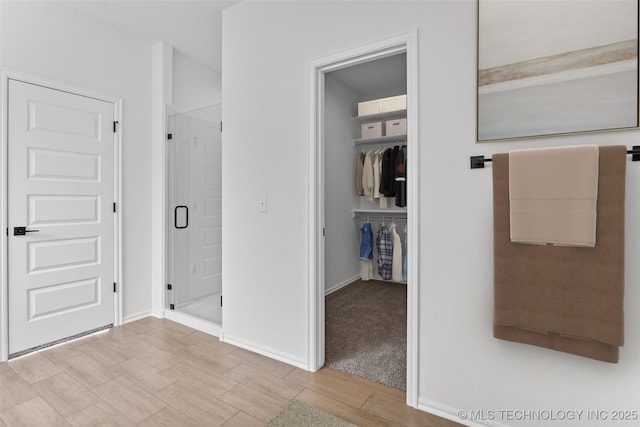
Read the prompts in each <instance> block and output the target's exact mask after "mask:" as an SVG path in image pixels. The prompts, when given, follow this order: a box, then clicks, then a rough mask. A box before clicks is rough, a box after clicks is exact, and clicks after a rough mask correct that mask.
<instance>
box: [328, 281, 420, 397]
mask: <svg viewBox="0 0 640 427" xmlns="http://www.w3.org/2000/svg"><path fill="white" fill-rule="evenodd" d="M325 319H326V325H325V328H326V329H325V347H326V348H325V364H326V365H328V366H330V367H332V368H335V369H339V370H341V371H345V372H348V373H350V374H355V375H358V376H360V377H363V378H367V379H369V380H372V381H376V382H379V383H382V384H386V385H389V386H391V387H395V388H398V389H400V390H406V388H407V384H406V378H407V287H406V285H402V284H397V283H390V282H381V281H376V280H372V281H369V282H363V281H361V280H358V281H355V282H353V283H351V284H349V285H348V286H345V287H344V288H342V289H340V290H338V291H336V292H334V293H332V294H329V295H328V296H327V297H326V299H325Z"/></svg>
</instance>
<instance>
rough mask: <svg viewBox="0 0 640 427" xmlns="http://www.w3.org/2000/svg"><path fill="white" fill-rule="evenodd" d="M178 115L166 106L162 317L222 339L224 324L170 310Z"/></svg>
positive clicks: (163, 175)
mask: <svg viewBox="0 0 640 427" xmlns="http://www.w3.org/2000/svg"><path fill="white" fill-rule="evenodd" d="M177 114H184V113H177V112H176V111H175V110H174V109H173V108H171V106H168V105H165V114H164V119H165V126H164V128H165V132H164V152H163V154H164V159H163V174H162V177H163V197H164V200H163V227H162V233H163V238H162V241H163V263H164V265H163V269H162V270H163V271H162V277H163V288H162V303H163V305H162V315H163V317H164V318H166V319H169V320H172V321H174V322H177V323H180V324H183V325H185V326H188V327H190V328H193V329H196V330H198V331H201V332H205V333H207V334H210V335H214V336H216V337H220V334H221V333H222V324H220V325H216V324H214V323H212V322H209V321H207V320H204V319H199V318H196V317H194V316H191V315H189V314H185V313H182V312H180V311H177V310H172V309H170V308H169V292H170V290H169V289H168V286H169V284H170V283H169V275H168V269H169V261H168V255H169V252H168V245H169V242H170V233H169V232H168V227H169V225H170V224H169V214H168V208H169V203H170V200H169V197H168V191H169V186H168V182H167V181H168V178H169V149H170V142H171V139H172V137H173V134H174V133H175V131H176V130H175V128H174V127H173V126H171V120H170V118H171V117H172V116H176V115H177Z"/></svg>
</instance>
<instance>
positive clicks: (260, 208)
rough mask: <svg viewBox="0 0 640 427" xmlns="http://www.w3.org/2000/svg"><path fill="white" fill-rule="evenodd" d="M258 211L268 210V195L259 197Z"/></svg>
mask: <svg viewBox="0 0 640 427" xmlns="http://www.w3.org/2000/svg"><path fill="white" fill-rule="evenodd" d="M258 212H260V213H265V212H267V196H260V197H258Z"/></svg>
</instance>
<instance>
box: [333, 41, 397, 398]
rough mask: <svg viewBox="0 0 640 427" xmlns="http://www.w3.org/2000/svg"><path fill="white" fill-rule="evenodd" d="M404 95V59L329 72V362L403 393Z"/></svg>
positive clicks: (391, 59)
mask: <svg viewBox="0 0 640 427" xmlns="http://www.w3.org/2000/svg"><path fill="white" fill-rule="evenodd" d="M406 93H407V55H406V53H398V54H394V55H391V56H387V57H384V58H379V59H375V60H372V61H368V62H365V63H362V64H357V65H353V66H350V67H347V68H342V69H339V70H336V71H331V72H328V73H326V74H325V87H324V100H325V105H324V108H325V111H324V117H325V120H324V129H325V130H324V134H325V143H324V156H325V165H326V167H327V168H329V169H330V171H331V173H325V175H324V177H325V178H324V193H325V194H324V199H325V209H324V219H325V229H326V232H325V253H324V257H325V266H324V269H325V273H324V277H325V293H326V300H325V325H326V329H325V365H327V366H330V367H332V368H335V369H339V370H341V371H345V372H348V373H350V374H354V375H358V376H360V377H363V378H366V379H369V380H372V381H376V382H379V383H382V384H385V385H388V386H391V387H395V388H398V389H401V390H405V389H406V372H407V367H406V366H407V364H406V361H407V357H406V356H407V354H406V346H407V340H406V338H407V318H406V314H407V310H406V307H407V305H406V295H407V294H406V281H407V271H406V252H407V251H406V246H405V245H404V243H406V236H407V203H406V176H405V170H406V168H405V165H406V155H405V154H406V149H407V135H406V133H407V132H406V113H407V109H406ZM387 104H389V105H387ZM394 125H395V126H394ZM397 128H400V129H399V130H396V129H397ZM398 156H401V158H399V157H398ZM403 258H404V261H405V262H403ZM403 265H404V266H405V268H404V269H403ZM403 270H404V271H403ZM403 273H404V274H403Z"/></svg>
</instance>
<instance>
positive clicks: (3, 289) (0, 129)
mask: <svg viewBox="0 0 640 427" xmlns="http://www.w3.org/2000/svg"><path fill="white" fill-rule="evenodd" d="M9 80H17V81H21V82H24V83H30V84H34V85H38V86H44V87H48V88H50V89H55V90H59V91H63V92H69V93H72V94H76V95H80V96H85V97H88V98H94V99H97V100H100V101H105V102H109V103H111V104H113V117H114V120H115V121H117V122H118V127H117V132H116V133H115V136H114V138H115V141H114V159H113V169H114V170H113V181H114V183H113V185H114V189H113V191H114V201H115V202H116V203H117V207H118V208H117V212H116V213H115V214H114V224H113V232H114V245H113V251H114V253H113V261H114V262H113V267H114V275H113V277H114V280H115V281H116V283H117V284H118V286H117V292H115V293H114V313H113V319H114V325H116V326H117V325H120V324H122V307H123V305H122V304H123V301H122V296H123V288H124V283H123V281H122V268H121V266H122V129H123V120H122V98H117V97H113V96H107V95H104V94H101V93H97V92H94V91H91V90H87V89H84V88H80V87H78V86H74V85H69V84H66V83H61V82H58V81H55V80H51V79H47V78H43V77H38V76H34V75H32V74H28V73H24V72H21V71H17V70H12V69H8V68H0V85H1V86H0V147H1V148H0V167H1V168H2V173H1V174H0V203H1V205H2V209H1V210H0V313H1V315H0V362H3V361H6V360H7V359H8V358H9V310H8V309H9V302H8V290H9V280H8V279H9V278H8V274H7V273H8V272H7V266H8V252H7V249H8V246H7V245H8V237H7V234H6V232H4V233H3V232H2V230H6V229H7V227H8V224H7V218H8V206H7V194H8V173H7V166H8V157H7V153H8V147H7V145H8V138H9V135H8V129H7V123H8V114H9V110H8V88H9Z"/></svg>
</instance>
